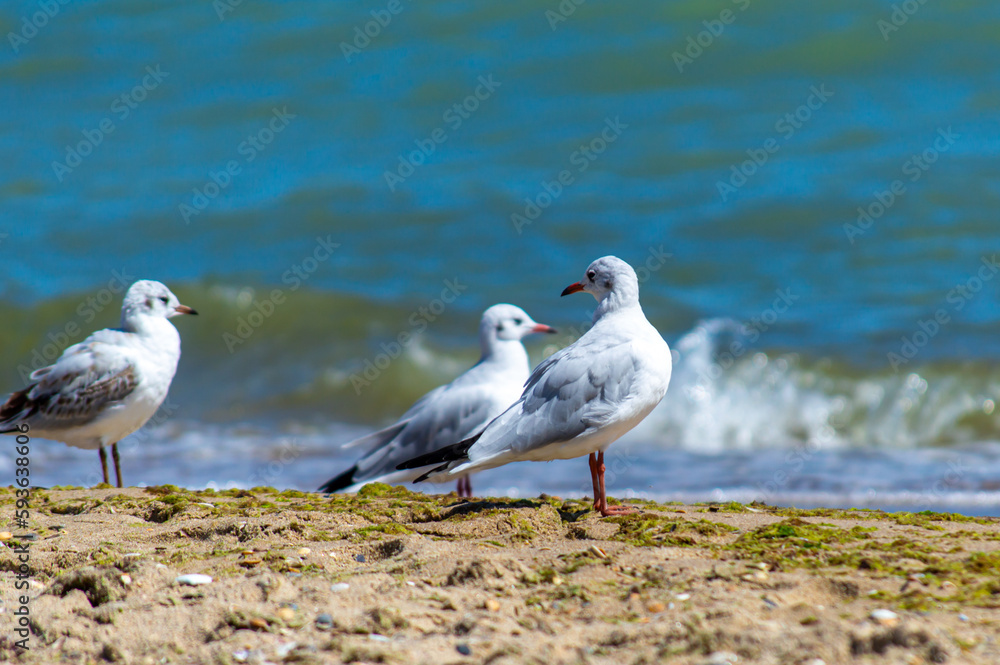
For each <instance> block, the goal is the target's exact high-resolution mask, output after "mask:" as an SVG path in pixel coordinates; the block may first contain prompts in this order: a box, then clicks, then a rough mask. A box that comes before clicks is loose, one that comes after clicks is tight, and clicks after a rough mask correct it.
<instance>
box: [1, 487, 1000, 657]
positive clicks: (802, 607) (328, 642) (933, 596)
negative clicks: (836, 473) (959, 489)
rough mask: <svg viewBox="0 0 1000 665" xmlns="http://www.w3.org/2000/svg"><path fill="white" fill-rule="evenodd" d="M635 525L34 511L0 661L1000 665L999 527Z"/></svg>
mask: <svg viewBox="0 0 1000 665" xmlns="http://www.w3.org/2000/svg"><path fill="white" fill-rule="evenodd" d="M2 497H3V503H4V504H12V503H13V498H14V496H13V492H12V490H9V489H8V490H6V492H5V493H4V494H3V495H2ZM635 505H637V506H638V507H639V508H640V509H641V512H639V513H637V514H634V515H629V516H622V517H613V518H608V519H600V518H598V517H597V516H596V515H595V513H593V512H592V511H589V510H588V506H587V505H586V504H585V503H582V502H580V501H575V500H572V501H564V500H563V499H560V498H558V497H550V496H546V495H542V496H541V497H538V498H536V499H521V500H513V499H475V500H471V501H465V500H461V501H460V500H458V499H456V497H455V496H454V495H443V496H427V495H422V494H413V493H411V492H409V491H407V490H405V489H402V488H389V487H387V486H384V485H374V486H369V487H368V488H365V490H363V491H362V492H361V493H360V494H359V495H337V496H334V497H332V498H330V497H323V496H321V495H311V494H305V493H301V492H296V491H285V492H279V491H276V490H271V489H268V488H256V489H254V490H250V491H245V490H234V491H227V492H211V491H207V492H191V491H186V490H182V489H178V488H175V487H169V486H167V487H156V488H129V489H125V490H115V489H100V490H79V489H59V490H37V491H36V492H35V494H34V496H33V500H32V508H31V511H32V519H31V522H30V525H31V533H33V534H36V539H35V540H33V541H30V544H29V551H30V553H31V554H30V556H31V566H32V569H33V577H32V581H31V584H30V585H29V586H30V589H29V591H28V593H29V594H30V596H31V601H30V603H29V608H30V613H31V614H30V616H31V619H30V621H31V626H32V629H33V634H32V636H31V637H30V641H29V644H30V650H29V651H26V652H24V651H21V650H18V649H15V648H14V646H13V641H14V639H16V637H15V636H14V635H13V630H14V621H13V619H14V617H13V615H12V612H13V611H14V608H15V606H16V602H17V600H16V594H15V590H14V582H15V575H14V572H13V571H14V570H16V567H17V563H16V560H15V557H14V556H13V549H14V548H15V547H16V546H17V544H18V543H23V542H26V541H25V539H24V538H23V537H20V538H19V537H18V536H15V537H14V538H9V537H8V534H4V537H5V538H7V540H5V541H4V543H3V545H4V548H3V550H2V557H0V568H2V571H3V572H2V580H0V599H2V601H3V608H4V612H3V613H2V614H0V660H4V661H13V662H20V663H52V662H70V663H91V662H125V663H150V664H152V663H220V664H221V663H240V662H246V663H265V662H272V663H282V662H296V663H349V662H357V663H463V662H468V663H494V664H496V665H501V664H505V663H522V662H527V663H653V662H663V661H669V662H676V663H683V664H702V663H706V664H707V663H713V664H716V663H717V664H720V665H721V664H722V663H768V664H771V663H773V664H775V665H778V664H782V665H784V664H789V663H791V664H796V665H798V664H803V665H804V664H809V665H819V663H820V662H823V663H826V664H827V665H832V664H834V663H849V662H850V663H883V662H885V663H906V664H919V663H946V662H947V663H983V664H987V663H989V664H993V663H997V662H1000V639H998V635H1000V616H998V613H997V608H998V607H1000V522H998V521H997V520H996V519H986V518H984V519H978V518H968V517H963V516H959V515H944V514H919V513H918V514H912V513H881V512H877V511H874V512H873V511H842V510H810V511H801V510H795V509H782V508H773V507H767V506H762V505H755V506H742V505H739V504H724V505H694V506H682V505H656V504H644V503H637V504H635ZM191 574H201V575H207V576H210V577H211V578H212V579H211V582H209V583H206V584H200V585H188V584H184V583H183V582H179V581H178V578H179V577H180V576H183V575H191ZM182 579H183V578H182ZM193 581H198V580H197V578H196V579H195V580H193ZM202 581H204V580H202ZM873 613H874V614H873Z"/></svg>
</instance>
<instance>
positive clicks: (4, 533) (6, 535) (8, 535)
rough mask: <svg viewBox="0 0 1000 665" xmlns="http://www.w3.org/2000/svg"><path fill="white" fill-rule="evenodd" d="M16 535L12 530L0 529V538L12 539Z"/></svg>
mask: <svg viewBox="0 0 1000 665" xmlns="http://www.w3.org/2000/svg"><path fill="white" fill-rule="evenodd" d="M13 537H14V534H12V533H11V532H10V531H0V540H10V539H11V538H13Z"/></svg>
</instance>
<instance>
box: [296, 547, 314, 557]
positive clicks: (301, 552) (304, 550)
mask: <svg viewBox="0 0 1000 665" xmlns="http://www.w3.org/2000/svg"><path fill="white" fill-rule="evenodd" d="M310 552H312V550H311V549H309V548H308V547H300V548H299V551H298V552H296V554H298V555H299V556H308V555H309V553H310Z"/></svg>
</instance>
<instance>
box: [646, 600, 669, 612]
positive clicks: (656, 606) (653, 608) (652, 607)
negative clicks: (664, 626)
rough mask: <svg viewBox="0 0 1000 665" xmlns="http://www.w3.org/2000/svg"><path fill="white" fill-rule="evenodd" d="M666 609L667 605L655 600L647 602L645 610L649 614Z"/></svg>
mask: <svg viewBox="0 0 1000 665" xmlns="http://www.w3.org/2000/svg"><path fill="white" fill-rule="evenodd" d="M666 609H667V606H666V605H664V604H663V603H659V602H657V603H649V604H648V605H646V610H647V611H648V612H649V613H650V614H659V613H660V612H663V611H665V610H666Z"/></svg>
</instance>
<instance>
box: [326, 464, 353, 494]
mask: <svg viewBox="0 0 1000 665" xmlns="http://www.w3.org/2000/svg"><path fill="white" fill-rule="evenodd" d="M357 472H358V465H357V464H355V465H354V466H352V467H351V468H350V469H348V470H347V471H344V472H343V473H342V474H340V475H339V476H335V477H333V478H331V479H330V480H328V481H326V482H325V483H323V484H322V485H320V488H319V489H318V490H317V491H318V492H324V493H326V494H332V493H333V492H339V491H340V490H342V489H344V488H345V487H350V486H351V485H353V484H354V474H355V473H357Z"/></svg>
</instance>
